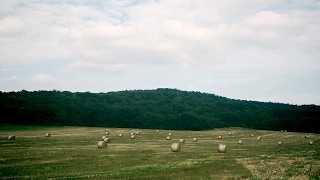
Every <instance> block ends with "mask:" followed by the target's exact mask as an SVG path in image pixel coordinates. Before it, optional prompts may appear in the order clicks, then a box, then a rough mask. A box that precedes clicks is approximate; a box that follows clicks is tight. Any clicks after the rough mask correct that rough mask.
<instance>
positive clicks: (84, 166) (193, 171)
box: [0, 126, 320, 180]
mask: <svg viewBox="0 0 320 180" xmlns="http://www.w3.org/2000/svg"><path fill="white" fill-rule="evenodd" d="M108 130H109V132H110V135H108V137H109V138H111V142H110V143H108V146H107V148H97V143H98V141H100V140H101V137H102V136H103V135H105V129H104V128H90V127H38V126H35V127H32V126H31V127H30V126H25V127H24V126H1V127H0V179H139V180H140V179H171V180H173V179H230V180H232V179H248V180H259V179H288V180H296V179H297V180H298V179H299V180H309V179H313V180H319V179H320V135H319V134H311V133H296V132H275V131H262V130H251V129H241V128H225V129H215V130H210V131H173V130H159V132H156V131H155V130H149V129H122V128H108ZM138 131H139V132H140V134H139V135H136V137H135V139H131V138H130V133H131V132H138ZM230 132H231V133H232V135H229V133H230ZM46 133H50V134H51V137H45V134H46ZM119 133H123V137H119V136H118V135H119ZM168 133H172V139H171V140H166V137H167V135H168ZM251 134H252V135H253V136H251ZM9 135H15V136H16V139H15V140H8V139H7V138H8V136H9ZM305 135H308V136H310V137H309V138H305ZM218 136H222V138H221V139H218ZM258 136H261V141H257V137H258ZM194 137H196V138H197V139H198V141H197V142H193V141H192V138H194ZM179 139H185V143H181V144H182V148H181V151H180V152H171V149H170V148H171V143H173V142H178V141H179ZM238 140H243V144H242V145H240V144H238ZM280 140H281V141H282V142H283V144H282V145H278V141H280ZM310 140H312V141H313V142H314V144H313V145H309V141H310ZM220 143H222V144H226V145H227V153H218V145H219V144H220Z"/></svg>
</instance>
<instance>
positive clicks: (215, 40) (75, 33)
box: [0, 0, 320, 105]
mask: <svg viewBox="0 0 320 180" xmlns="http://www.w3.org/2000/svg"><path fill="white" fill-rule="evenodd" d="M319 17H320V1H319V0H303V1H299V0H281V1H279V0H254V1H253V0H223V1H221V0H121V1H120V0H105V1H103V0H47V1H44V0H1V1H0V91H2V92H11V91H21V90H27V91H38V90H48V91H50V90H59V91H71V92H87V91H89V92H92V93H98V92H110V91H123V90H149V89H157V88H175V89H179V90H183V91H198V92H204V93H209V94H215V95H219V96H223V97H227V98H231V99H241V100H251V101H262V102H277V103H286V104H294V105H303V104H316V105H320V18H319Z"/></svg>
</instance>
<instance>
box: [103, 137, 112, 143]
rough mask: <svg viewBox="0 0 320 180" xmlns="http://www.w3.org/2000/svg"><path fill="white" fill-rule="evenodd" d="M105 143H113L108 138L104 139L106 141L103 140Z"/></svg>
mask: <svg viewBox="0 0 320 180" xmlns="http://www.w3.org/2000/svg"><path fill="white" fill-rule="evenodd" d="M103 141H104V142H107V143H109V142H111V139H110V138H108V137H106V138H104V140H103Z"/></svg>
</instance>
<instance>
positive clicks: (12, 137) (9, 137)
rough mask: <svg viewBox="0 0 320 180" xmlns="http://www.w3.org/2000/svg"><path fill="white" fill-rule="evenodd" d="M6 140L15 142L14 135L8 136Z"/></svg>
mask: <svg viewBox="0 0 320 180" xmlns="http://www.w3.org/2000/svg"><path fill="white" fill-rule="evenodd" d="M8 139H9V140H15V139H16V137H15V136H14V135H10V136H8Z"/></svg>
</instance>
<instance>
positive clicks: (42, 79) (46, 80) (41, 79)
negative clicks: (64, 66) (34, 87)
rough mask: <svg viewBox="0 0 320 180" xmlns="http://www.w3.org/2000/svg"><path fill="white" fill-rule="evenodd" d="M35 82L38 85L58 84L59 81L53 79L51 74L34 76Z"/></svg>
mask: <svg viewBox="0 0 320 180" xmlns="http://www.w3.org/2000/svg"><path fill="white" fill-rule="evenodd" d="M32 80H33V82H34V83H37V84H57V83H59V81H58V80H57V79H55V78H53V77H51V76H50V75H49V74H43V73H40V74H36V75H34V76H33V79H32Z"/></svg>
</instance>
